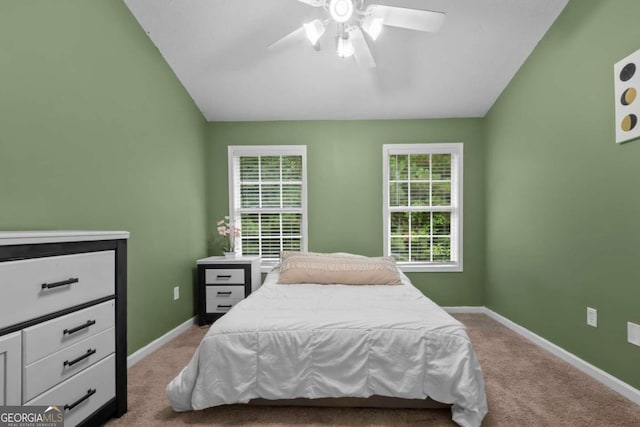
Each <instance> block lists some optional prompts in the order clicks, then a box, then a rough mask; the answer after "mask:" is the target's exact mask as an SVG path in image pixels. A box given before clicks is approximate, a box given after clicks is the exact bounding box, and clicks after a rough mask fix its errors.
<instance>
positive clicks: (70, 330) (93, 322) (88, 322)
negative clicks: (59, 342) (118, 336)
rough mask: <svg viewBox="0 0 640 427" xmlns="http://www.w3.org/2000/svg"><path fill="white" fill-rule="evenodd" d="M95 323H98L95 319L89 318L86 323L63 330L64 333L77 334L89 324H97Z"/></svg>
mask: <svg viewBox="0 0 640 427" xmlns="http://www.w3.org/2000/svg"><path fill="white" fill-rule="evenodd" d="M95 324H96V321H95V320H87V323H85V324H84V325H80V326H76V327H75V328H71V329H65V330H64V331H62V335H67V334H69V335H71V334H75V333H76V332H78V331H81V330H83V329H86V328H88V327H89V326H91V325H95Z"/></svg>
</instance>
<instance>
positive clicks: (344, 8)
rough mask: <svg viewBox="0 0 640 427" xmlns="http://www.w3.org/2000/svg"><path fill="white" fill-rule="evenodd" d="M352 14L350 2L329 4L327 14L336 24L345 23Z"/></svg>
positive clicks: (347, 0)
mask: <svg viewBox="0 0 640 427" xmlns="http://www.w3.org/2000/svg"><path fill="white" fill-rule="evenodd" d="M353 12H354V7H353V1H352V0H331V2H330V3H329V13H330V14H331V17H332V18H333V20H334V21H336V22H338V23H344V22H347V21H348V20H349V19H351V17H352V16H353Z"/></svg>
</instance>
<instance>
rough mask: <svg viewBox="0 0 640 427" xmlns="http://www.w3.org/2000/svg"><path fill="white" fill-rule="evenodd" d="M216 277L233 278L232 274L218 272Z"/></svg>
mask: <svg viewBox="0 0 640 427" xmlns="http://www.w3.org/2000/svg"><path fill="white" fill-rule="evenodd" d="M216 278H218V279H231V275H230V274H218V275H217V276H216Z"/></svg>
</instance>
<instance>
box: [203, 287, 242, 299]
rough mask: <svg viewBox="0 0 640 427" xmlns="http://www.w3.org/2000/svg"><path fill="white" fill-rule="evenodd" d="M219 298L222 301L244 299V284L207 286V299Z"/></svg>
mask: <svg viewBox="0 0 640 427" xmlns="http://www.w3.org/2000/svg"><path fill="white" fill-rule="evenodd" d="M213 298H219V299H220V300H221V301H225V300H230V299H243V298H244V286H207V301H209V300H212V299H213Z"/></svg>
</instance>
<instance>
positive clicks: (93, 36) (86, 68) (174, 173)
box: [0, 0, 206, 352]
mask: <svg viewBox="0 0 640 427" xmlns="http://www.w3.org/2000/svg"><path fill="white" fill-rule="evenodd" d="M0 94H1V95H0V230H21V229H110V230H114V229H115V230H128V231H130V232H131V239H130V241H129V292H128V296H129V307H128V312H129V352H132V351H135V350H136V349H138V348H139V347H141V346H143V345H145V344H147V343H148V342H150V341H152V340H153V339H155V338H157V337H158V336H160V335H162V334H163V333H164V332H166V331H168V330H170V329H172V328H173V327H175V326H176V325H177V324H179V323H181V322H183V321H184V320H185V319H187V318H189V317H190V316H192V315H193V312H194V308H193V307H194V305H193V287H192V272H191V268H192V266H193V265H194V260H195V259H196V258H198V257H201V256H203V255H205V253H206V242H205V239H204V236H205V234H206V221H205V214H206V212H205V210H206V206H205V202H204V200H205V198H206V194H205V190H204V187H205V165H204V160H203V157H204V154H203V153H204V142H205V121H204V119H203V118H202V115H201V114H200V112H199V111H198V110H197V108H196V107H195V105H194V104H193V101H192V100H191V99H190V97H189V95H188V94H187V93H186V92H185V90H184V89H183V88H182V86H181V85H180V83H179V82H178V80H177V79H176V77H175V76H174V75H173V73H172V71H171V69H170V68H169V67H168V66H167V64H166V63H165V62H164V60H163V58H162V57H161V56H160V54H159V53H158V51H157V50H156V49H155V47H154V46H153V44H152V43H151V41H150V40H149V39H148V37H147V35H146V34H145V33H144V31H143V30H142V28H141V27H140V26H139V25H138V23H137V22H136V20H135V19H134V18H133V16H132V15H131V14H130V12H129V10H128V9H127V8H126V6H125V5H124V3H123V2H121V1H114V0H91V1H85V0H75V1H74V0H55V1H48V0H38V1H2V2H0ZM174 285H180V286H181V291H182V293H181V299H180V300H178V301H177V302H175V303H174V301H173V292H172V287H173V286H174Z"/></svg>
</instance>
